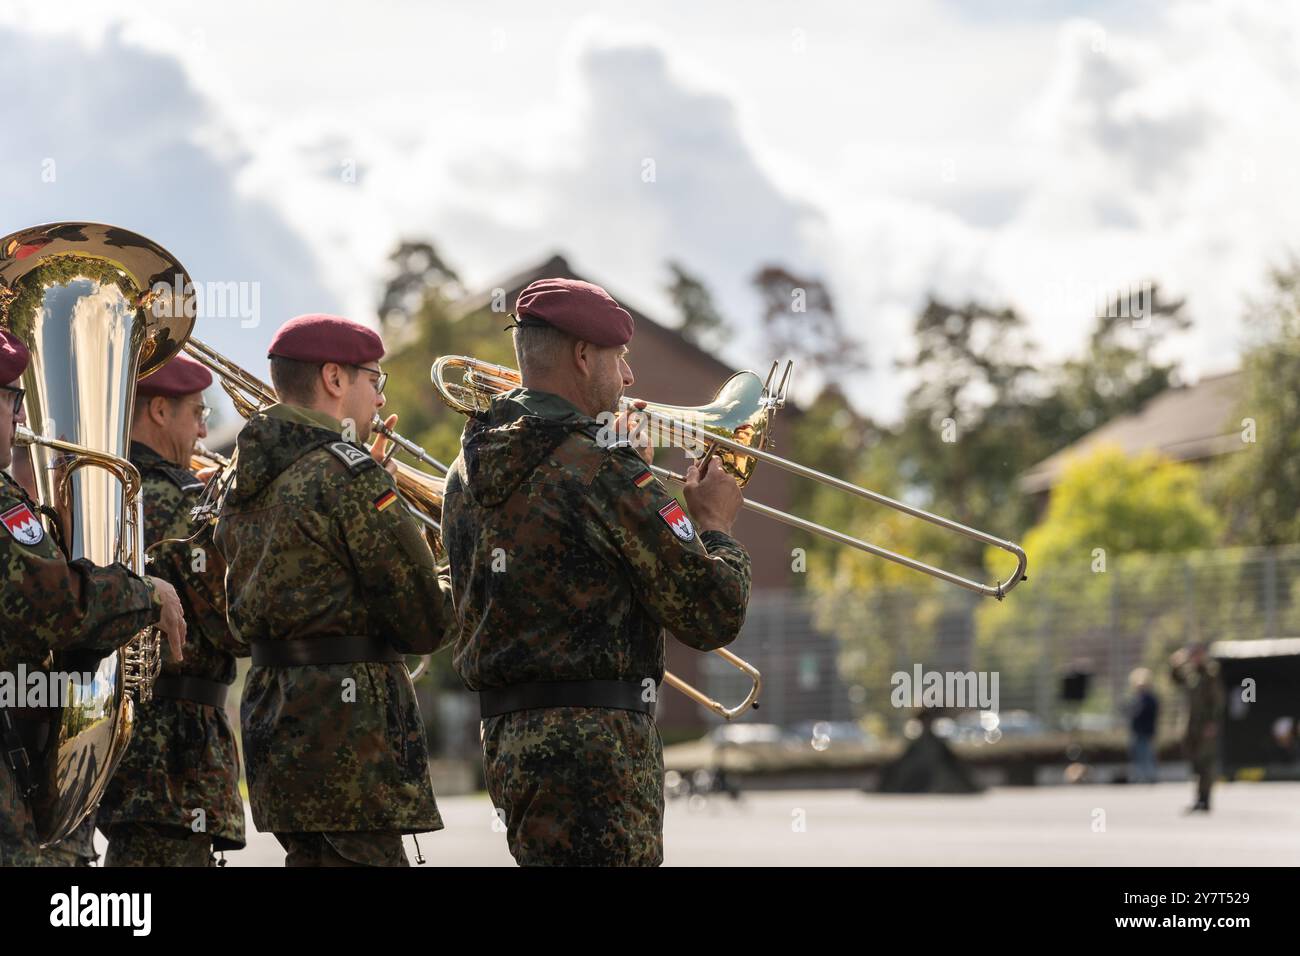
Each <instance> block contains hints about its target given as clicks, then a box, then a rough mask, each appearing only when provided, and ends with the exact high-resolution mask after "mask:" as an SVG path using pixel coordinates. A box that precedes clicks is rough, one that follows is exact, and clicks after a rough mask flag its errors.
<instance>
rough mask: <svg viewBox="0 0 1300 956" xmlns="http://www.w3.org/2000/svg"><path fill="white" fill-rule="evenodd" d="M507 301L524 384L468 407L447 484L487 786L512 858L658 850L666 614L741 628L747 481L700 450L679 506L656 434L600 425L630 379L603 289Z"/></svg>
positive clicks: (624, 327)
mask: <svg viewBox="0 0 1300 956" xmlns="http://www.w3.org/2000/svg"><path fill="white" fill-rule="evenodd" d="M517 312H518V316H519V318H518V320H517V321H518V327H517V328H516V329H515V349H516V354H517V356H518V359H519V365H520V369H521V371H522V373H523V382H524V387H523V388H518V389H514V390H512V391H509V392H506V393H504V394H502V395H500V396H497V397H496V398H494V399H493V401H492V403H491V407H490V409H489V410H488V411H486V412H484V413H481V414H477V415H475V416H473V417H472V418H471V419H470V421H469V423H468V424H467V425H466V427H465V432H464V435H463V436H462V439H461V454H460V456H459V457H458V458H457V459H456V461H455V463H454V464H453V467H452V471H451V473H450V474H449V475H448V479H447V486H446V493H445V497H444V500H443V524H442V535H443V544H444V546H445V547H446V549H447V554H448V558H449V560H450V562H451V573H452V584H453V595H454V598H455V602H456V612H457V616H458V617H459V619H460V634H459V636H458V638H457V640H456V644H455V651H454V659H453V662H454V665H455V667H456V670H457V672H458V673H459V674H460V676H461V679H462V680H463V681H464V682H465V685H466V686H467V687H468V688H470V689H471V690H476V691H478V692H479V698H480V712H481V715H482V716H483V718H484V719H483V764H484V771H485V775H486V778H487V785H488V792H489V794H490V795H491V797H492V802H493V804H494V805H495V807H496V808H497V812H498V814H499V815H500V816H501V817H502V819H503V820H504V822H505V825H506V837H507V841H508V843H509V846H510V852H511V853H512V854H513V856H514V858H515V860H516V862H517V863H519V864H521V865H624V866H657V865H658V864H659V863H661V862H662V861H663V808H664V796H663V772H664V768H663V752H662V742H661V740H660V737H659V732H658V729H657V728H656V726H655V721H654V716H653V709H654V701H655V697H656V693H657V687H658V684H659V683H660V681H661V680H662V679H663V675H664V629H665V628H667V629H668V630H669V631H671V632H672V633H673V635H674V636H675V637H676V638H677V639H678V640H680V641H682V642H683V643H686V644H688V645H689V646H691V647H694V648H697V649H699V650H706V651H707V650H712V649H714V648H718V647H722V646H723V645H725V644H728V643H730V642H731V641H732V640H734V639H735V637H736V636H737V635H738V634H739V632H740V629H741V625H742V624H743V622H744V618H745V610H746V606H747V604H748V601H749V589H750V562H749V555H748V554H747V553H746V551H745V549H744V547H743V546H742V545H741V544H740V542H738V541H737V540H736V539H735V538H733V537H732V536H731V535H730V533H729V531H730V528H731V523H732V521H733V520H734V519H735V516H736V512H737V511H738V510H739V508H740V505H741V500H742V499H741V496H740V491H739V489H738V488H737V486H736V484H735V481H734V480H733V479H732V478H731V477H730V476H729V475H728V474H727V473H726V472H725V471H724V470H723V469H722V468H721V466H720V464H719V463H718V462H716V461H714V462H713V463H712V464H711V466H710V467H709V469H708V470H707V472H706V473H705V474H700V472H699V470H698V469H696V468H694V467H692V469H691V474H690V475H689V482H688V484H687V486H686V489H685V498H686V501H687V503H688V505H689V506H690V510H691V514H690V516H689V517H688V516H687V515H686V514H685V513H684V512H683V510H682V508H681V506H680V505H679V504H678V503H677V502H676V501H675V500H674V499H673V497H672V496H671V495H670V494H669V493H668V491H667V490H666V489H665V488H664V487H663V486H662V485H661V484H660V483H659V481H658V480H656V479H655V478H654V475H653V473H652V472H650V471H649V469H648V468H647V463H648V458H649V454H648V453H647V455H646V457H645V458H643V457H642V455H641V454H638V452H637V451H635V450H633V449H632V448H631V447H628V445H627V443H626V442H624V443H622V445H621V446H618V443H617V442H615V443H611V442H608V441H604V440H603V438H602V425H601V424H600V422H598V420H597V417H596V416H599V415H601V414H602V413H607V412H613V411H614V410H615V409H617V407H618V401H619V398H620V397H621V395H622V393H623V389H624V388H625V387H626V386H628V385H630V384H631V383H632V381H633V379H632V374H631V370H630V369H629V368H628V366H627V363H626V361H625V360H624V355H625V354H626V351H627V350H626V348H625V346H626V343H627V342H628V340H630V339H631V337H632V318H631V316H630V315H629V314H628V313H627V312H626V311H625V310H623V309H622V308H620V307H619V306H618V305H617V303H615V302H614V300H613V299H612V298H610V297H609V296H608V295H607V294H606V293H605V292H604V290H603V289H600V288H599V287H597V286H592V285H590V284H588V283H584V282H576V281H569V280H541V281H539V282H536V283H534V284H533V285H531V286H529V287H528V289H526V290H525V291H524V292H523V293H521V294H520V296H519V301H518V304H517ZM608 424H609V422H608V420H606V422H605V426H606V428H605V431H608V428H607V426H608ZM696 525H698V531H697V529H696Z"/></svg>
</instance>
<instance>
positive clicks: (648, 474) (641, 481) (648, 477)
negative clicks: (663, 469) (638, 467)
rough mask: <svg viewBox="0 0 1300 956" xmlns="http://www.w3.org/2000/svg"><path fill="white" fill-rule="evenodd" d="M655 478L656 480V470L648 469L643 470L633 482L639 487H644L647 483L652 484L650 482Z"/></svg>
mask: <svg viewBox="0 0 1300 956" xmlns="http://www.w3.org/2000/svg"><path fill="white" fill-rule="evenodd" d="M654 480H655V476H654V472H652V471H650V470H649V469H646V470H645V471H643V472H641V474H639V475H637V476H636V477H635V478H633V479H632V484H634V485H636V486H637V487H638V488H644V487H645V486H646V485H648V484H650V482H652V481H654Z"/></svg>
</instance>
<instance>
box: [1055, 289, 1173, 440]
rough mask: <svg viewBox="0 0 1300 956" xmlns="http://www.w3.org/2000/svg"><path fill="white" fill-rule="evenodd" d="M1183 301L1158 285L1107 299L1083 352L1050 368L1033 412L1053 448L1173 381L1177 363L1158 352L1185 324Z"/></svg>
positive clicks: (1136, 405)
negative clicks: (1048, 383) (1045, 387)
mask: <svg viewBox="0 0 1300 956" xmlns="http://www.w3.org/2000/svg"><path fill="white" fill-rule="evenodd" d="M1183 305H1184V301H1183V300H1182V299H1178V300H1171V299H1169V298H1167V297H1166V296H1165V295H1164V294H1163V293H1162V292H1161V290H1160V285H1159V283H1148V284H1145V285H1143V287H1142V288H1141V290H1140V291H1139V292H1138V293H1137V294H1136V295H1122V294H1121V295H1116V296H1115V297H1114V298H1113V299H1112V300H1111V301H1110V302H1109V304H1108V305H1107V308H1106V309H1105V310H1104V311H1103V312H1102V313H1101V314H1100V315H1098V316H1097V317H1096V325H1095V326H1094V327H1093V330H1092V334H1091V335H1090V336H1089V338H1088V346H1087V348H1086V350H1085V351H1084V353H1083V355H1081V356H1080V357H1078V358H1071V359H1067V360H1066V361H1065V362H1063V363H1061V365H1060V366H1059V367H1057V368H1056V369H1054V370H1051V371H1050V372H1049V375H1048V378H1049V379H1050V380H1051V387H1050V389H1049V390H1048V392H1047V394H1046V395H1045V396H1044V398H1043V399H1042V401H1041V402H1040V403H1039V404H1038V406H1037V408H1036V410H1035V415H1036V418H1037V420H1038V421H1037V425H1036V428H1037V430H1039V431H1040V432H1041V433H1042V435H1043V436H1044V438H1045V439H1046V440H1047V441H1048V443H1049V444H1051V445H1053V446H1054V448H1053V450H1055V448H1060V447H1063V446H1065V445H1067V444H1069V443H1070V442H1072V441H1074V440H1075V439H1077V438H1079V437H1081V436H1083V435H1085V434H1087V433H1088V432H1090V431H1092V430H1093V429H1095V428H1098V427H1100V426H1101V425H1104V424H1105V423H1106V422H1108V421H1110V420H1111V419H1113V418H1116V417H1118V416H1119V415H1123V414H1125V413H1127V412H1134V411H1137V410H1138V409H1140V408H1141V407H1142V406H1143V405H1145V404H1146V403H1147V402H1148V401H1150V400H1151V399H1152V398H1154V397H1155V396H1156V395H1159V394H1160V393H1161V392H1163V391H1164V390H1165V389H1167V388H1169V387H1170V386H1173V385H1177V384H1178V368H1177V365H1176V364H1175V363H1174V362H1162V361H1161V360H1160V359H1159V357H1158V351H1159V349H1160V348H1161V347H1162V346H1167V345H1168V343H1169V341H1170V340H1171V339H1172V338H1173V337H1174V336H1177V335H1178V334H1180V333H1182V332H1185V331H1186V330H1187V329H1188V328H1189V327H1190V325H1191V320H1190V319H1188V317H1187V316H1186V315H1185V314H1184V312H1183Z"/></svg>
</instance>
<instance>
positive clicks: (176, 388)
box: [135, 355, 212, 398]
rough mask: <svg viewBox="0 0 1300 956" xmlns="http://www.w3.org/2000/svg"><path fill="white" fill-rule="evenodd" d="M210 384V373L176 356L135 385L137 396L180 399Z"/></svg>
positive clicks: (187, 357)
mask: <svg viewBox="0 0 1300 956" xmlns="http://www.w3.org/2000/svg"><path fill="white" fill-rule="evenodd" d="M211 384H212V373H211V372H209V371H208V370H207V369H206V368H204V367H203V365H202V364H200V363H199V362H196V361H194V359H192V358H190V357H189V356H187V355H177V356H176V357H175V358H173V359H172V360H171V361H170V362H168V363H167V364H166V365H164V366H163V367H162V368H160V369H158V371H156V372H154V373H153V374H152V375H150V376H148V377H147V378H142V379H140V381H139V382H137V383H136V386H135V393H136V394H137V395H162V396H164V397H166V398H180V397H181V396H182V395H193V394H194V393H195V392H201V391H203V390H204V389H205V388H207V387H208V386H209V385H211Z"/></svg>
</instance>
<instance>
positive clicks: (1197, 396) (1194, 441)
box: [1020, 372, 1242, 494]
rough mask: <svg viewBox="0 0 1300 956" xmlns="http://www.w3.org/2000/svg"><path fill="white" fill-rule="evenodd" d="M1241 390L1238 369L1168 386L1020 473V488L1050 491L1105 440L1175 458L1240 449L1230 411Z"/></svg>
mask: <svg viewBox="0 0 1300 956" xmlns="http://www.w3.org/2000/svg"><path fill="white" fill-rule="evenodd" d="M1241 389H1242V377H1241V373H1240V372H1225V373H1223V374H1221V375H1212V376H1207V377H1205V378H1202V379H1201V380H1200V381H1199V382H1197V383H1196V384H1195V385H1187V386H1182V387H1179V388H1171V389H1166V390H1165V391H1163V392H1161V393H1160V394H1159V395H1157V396H1155V398H1153V399H1151V400H1150V401H1149V402H1147V403H1146V404H1145V405H1144V406H1142V408H1141V409H1140V410H1138V411H1136V412H1131V413H1129V414H1127V415H1121V416H1119V417H1118V418H1114V419H1112V420H1111V421H1109V422H1107V423H1106V424H1105V425H1102V426H1101V427H1100V428H1096V429H1094V430H1093V431H1090V432H1089V433H1088V434H1086V435H1084V436H1083V437H1082V438H1080V439H1078V440H1077V441H1075V442H1074V443H1073V444H1070V445H1067V446H1066V447H1064V448H1062V449H1061V450H1060V451H1058V452H1056V453H1055V454H1053V455H1051V456H1049V457H1047V458H1045V459H1043V460H1042V461H1040V462H1039V463H1038V464H1036V465H1034V467H1032V468H1030V469H1029V470H1028V471H1027V472H1025V473H1024V474H1023V475H1022V476H1021V477H1020V489H1021V490H1022V491H1024V492H1027V493H1029V494H1034V493H1036V492H1042V491H1047V490H1049V489H1050V488H1052V487H1053V486H1054V485H1055V484H1056V482H1057V481H1058V480H1059V479H1060V477H1061V473H1062V472H1063V471H1064V470H1065V467H1066V465H1067V464H1068V463H1069V462H1070V461H1071V460H1072V459H1075V458H1081V457H1084V456H1086V455H1088V454H1090V453H1091V452H1093V451H1095V450H1096V449H1098V448H1100V447H1101V446H1103V445H1118V446H1119V447H1120V448H1121V449H1122V450H1123V451H1124V452H1125V453H1126V454H1129V455H1137V454H1140V453H1142V452H1144V451H1158V452H1160V453H1161V454H1163V455H1166V456H1168V457H1169V458H1173V459H1174V460H1175V461H1201V460H1203V459H1206V458H1211V457H1214V456H1215V455H1222V454H1226V453H1227V452H1232V451H1240V450H1241V447H1242V442H1241V433H1240V431H1239V429H1238V428H1237V426H1236V423H1234V422H1233V421H1232V414H1233V409H1234V408H1235V407H1236V404H1237V400H1238V398H1239V397H1240V395H1241Z"/></svg>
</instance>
